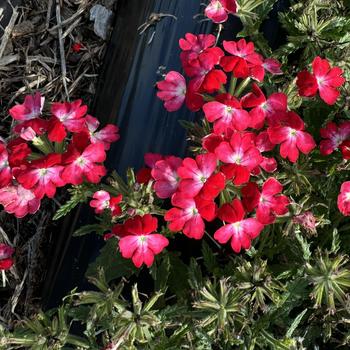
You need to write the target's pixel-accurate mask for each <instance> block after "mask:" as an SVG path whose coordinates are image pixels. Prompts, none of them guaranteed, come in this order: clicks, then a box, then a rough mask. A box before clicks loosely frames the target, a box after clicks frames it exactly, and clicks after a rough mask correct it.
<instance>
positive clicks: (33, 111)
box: [9, 92, 45, 120]
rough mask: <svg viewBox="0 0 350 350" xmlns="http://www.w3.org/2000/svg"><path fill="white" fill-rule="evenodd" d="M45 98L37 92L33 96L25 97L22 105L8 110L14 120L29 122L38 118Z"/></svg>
mask: <svg viewBox="0 0 350 350" xmlns="http://www.w3.org/2000/svg"><path fill="white" fill-rule="evenodd" d="M44 101H45V97H41V95H40V93H39V92H37V93H36V94H35V95H27V96H26V97H25V98H24V102H23V104H19V105H16V106H14V107H12V108H11V109H10V110H9V113H10V115H11V117H12V118H13V119H15V120H30V119H34V118H38V117H39V116H40V114H41V111H42V109H43V106H44Z"/></svg>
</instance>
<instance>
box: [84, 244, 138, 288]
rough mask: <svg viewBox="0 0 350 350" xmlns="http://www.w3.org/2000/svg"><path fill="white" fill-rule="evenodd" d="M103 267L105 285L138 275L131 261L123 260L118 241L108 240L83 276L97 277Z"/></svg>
mask: <svg viewBox="0 0 350 350" xmlns="http://www.w3.org/2000/svg"><path fill="white" fill-rule="evenodd" d="M100 267H103V269H104V271H105V275H106V281H107V283H108V282H110V281H112V280H114V279H116V278H119V277H130V276H131V275H133V274H137V273H138V269H137V268H136V267H135V266H134V265H133V263H132V262H131V260H128V259H124V258H123V257H122V256H121V255H120V253H119V249H118V240H117V239H115V238H111V239H109V240H108V241H107V242H106V244H105V246H104V247H103V248H102V249H101V250H100V255H99V256H98V257H97V259H96V260H95V261H94V262H93V263H92V264H90V265H89V267H88V269H87V271H86V273H85V276H95V277H96V276H98V273H99V268H100Z"/></svg>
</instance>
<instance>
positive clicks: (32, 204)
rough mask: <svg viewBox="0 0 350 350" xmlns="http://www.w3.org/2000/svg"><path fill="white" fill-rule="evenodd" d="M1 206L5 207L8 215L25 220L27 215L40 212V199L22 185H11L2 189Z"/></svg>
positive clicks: (0, 190)
mask: <svg viewBox="0 0 350 350" xmlns="http://www.w3.org/2000/svg"><path fill="white" fill-rule="evenodd" d="M0 204H2V205H3V206H4V209H5V211H6V212H7V213H9V214H14V215H15V216H16V217H17V218H23V217H24V216H26V215H27V214H34V213H36V212H37V211H38V209H39V207H40V199H39V198H37V197H36V196H35V194H34V193H33V191H31V190H27V189H26V188H24V187H23V186H21V185H18V186H14V185H10V186H7V187H3V188H1V189H0Z"/></svg>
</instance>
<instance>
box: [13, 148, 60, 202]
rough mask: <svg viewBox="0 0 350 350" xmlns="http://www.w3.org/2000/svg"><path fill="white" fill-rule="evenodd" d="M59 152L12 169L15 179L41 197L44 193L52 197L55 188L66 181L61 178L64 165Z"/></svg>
mask: <svg viewBox="0 0 350 350" xmlns="http://www.w3.org/2000/svg"><path fill="white" fill-rule="evenodd" d="M61 161H62V156H61V154H57V153H51V154H49V155H47V156H46V157H43V158H41V159H37V160H33V161H32V162H31V163H30V165H28V166H25V167H22V168H17V169H14V175H15V177H16V179H17V181H18V182H19V183H20V184H21V185H22V186H23V187H24V188H26V189H30V190H32V191H33V193H34V195H35V196H36V197H37V198H39V199H41V198H43V197H44V196H45V195H46V196H48V197H49V198H53V197H54V196H55V194H56V188H57V187H62V186H64V185H65V184H66V182H65V181H64V180H63V179H62V178H61V175H62V171H63V169H64V167H63V166H62V165H61Z"/></svg>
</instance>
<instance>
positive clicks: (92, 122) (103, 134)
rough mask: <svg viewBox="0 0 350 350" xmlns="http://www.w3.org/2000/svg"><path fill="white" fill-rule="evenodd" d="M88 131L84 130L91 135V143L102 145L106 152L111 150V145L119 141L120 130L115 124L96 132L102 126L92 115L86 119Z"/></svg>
mask: <svg viewBox="0 0 350 350" xmlns="http://www.w3.org/2000/svg"><path fill="white" fill-rule="evenodd" d="M85 126H86V129H85V130H83V131H85V132H86V133H87V134H88V135H89V140H90V142H91V143H102V144H103V146H104V148H105V150H106V151H107V150H109V148H110V147H111V143H113V142H115V141H118V140H119V138H120V136H119V134H118V131H119V128H118V127H117V126H116V125H113V124H107V125H106V126H105V127H104V128H102V129H101V130H99V131H96V130H97V129H98V127H99V126H100V122H99V121H98V120H97V119H96V118H94V117H93V116H91V115H87V116H86V117H85Z"/></svg>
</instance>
